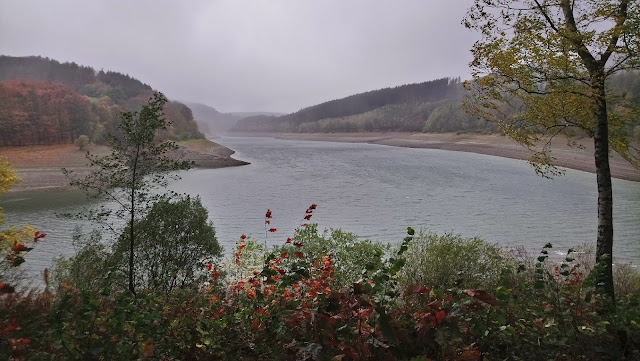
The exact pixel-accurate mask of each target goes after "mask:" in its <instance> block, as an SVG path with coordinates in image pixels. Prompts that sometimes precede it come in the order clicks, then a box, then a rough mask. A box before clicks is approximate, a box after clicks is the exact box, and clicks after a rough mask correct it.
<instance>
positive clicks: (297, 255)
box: [293, 251, 304, 258]
mask: <svg viewBox="0 0 640 361" xmlns="http://www.w3.org/2000/svg"><path fill="white" fill-rule="evenodd" d="M293 254H294V256H296V257H298V258H303V257H304V254H303V253H302V252H299V251H296V252H293Z"/></svg>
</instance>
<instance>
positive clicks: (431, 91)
mask: <svg viewBox="0 0 640 361" xmlns="http://www.w3.org/2000/svg"><path fill="white" fill-rule="evenodd" d="M463 95H464V88H463V87H462V83H461V81H460V78H442V79H436V80H432V81H427V82H423V83H417V84H407V85H401V86H397V87H394V88H384V89H379V90H372V91H369V92H365V93H360V94H355V95H351V96H348V97H346V98H342V99H336V100H331V101H328V102H325V103H322V104H318V105H314V106H310V107H307V108H304V109H301V110H299V111H297V112H295V113H291V114H286V115H282V116H252V117H247V118H245V119H241V120H239V121H238V122H237V123H236V125H235V126H234V127H233V128H232V130H234V131H245V132H365V131H366V132H371V131H410V132H421V131H433V132H445V131H458V130H466V131H483V132H491V131H496V130H497V128H496V127H495V126H494V125H492V124H487V123H486V122H481V121H479V120H476V119H473V118H471V117H470V116H468V115H467V114H465V113H464V112H463V111H462V109H461V101H462V97H463ZM434 114H435V117H434V118H431V116H432V115H434ZM452 118H453V119H452Z"/></svg>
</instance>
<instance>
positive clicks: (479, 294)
mask: <svg viewBox="0 0 640 361" xmlns="http://www.w3.org/2000/svg"><path fill="white" fill-rule="evenodd" d="M463 292H464V293H466V294H467V295H469V296H471V297H473V298H475V299H478V300H480V301H482V302H484V303H488V304H490V305H492V306H497V305H498V300H497V299H496V298H495V297H493V296H492V295H491V294H489V292H487V291H484V290H469V289H467V290H464V291H463Z"/></svg>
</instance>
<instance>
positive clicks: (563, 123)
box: [463, 0, 640, 302]
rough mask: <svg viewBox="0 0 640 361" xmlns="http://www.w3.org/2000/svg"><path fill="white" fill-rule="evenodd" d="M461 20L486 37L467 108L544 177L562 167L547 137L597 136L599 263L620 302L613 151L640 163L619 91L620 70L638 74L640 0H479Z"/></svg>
mask: <svg viewBox="0 0 640 361" xmlns="http://www.w3.org/2000/svg"><path fill="white" fill-rule="evenodd" d="M463 24H464V25H465V26H467V27H468V28H471V29H474V30H477V31H479V32H480V33H481V39H480V40H479V41H477V42H476V43H475V45H474V46H473V49H472V50H471V51H472V53H473V56H474V59H473V61H472V62H471V69H472V73H473V81H471V82H468V83H467V85H468V89H469V90H470V96H469V97H468V98H467V103H466V104H467V106H468V109H470V110H471V111H472V112H473V113H474V114H476V115H479V116H481V117H483V118H486V119H488V120H490V121H494V122H496V123H497V124H498V125H499V126H500V127H501V129H502V130H503V131H504V132H505V134H506V135H507V136H509V137H511V138H512V139H514V140H515V141H517V142H519V143H521V144H523V145H525V146H527V147H529V148H530V149H533V148H537V147H538V146H541V147H542V148H541V150H540V149H539V148H538V151H537V152H535V153H534V154H533V157H532V159H531V163H532V164H534V166H536V171H538V172H539V173H542V174H543V175H548V174H549V173H548V172H551V174H552V175H553V174H554V173H555V172H556V171H557V169H556V168H554V167H553V157H552V155H551V153H550V147H549V146H550V145H551V140H552V139H553V138H554V137H556V136H558V135H565V136H567V137H568V138H569V139H568V140H569V142H570V143H571V136H572V135H575V134H580V135H584V136H587V137H590V138H592V139H593V144H594V162H595V168H596V179H597V185H598V210H597V212H598V233H597V238H596V241H597V247H596V261H597V262H598V263H599V264H600V265H602V267H603V268H604V271H603V272H602V274H601V279H600V282H602V284H603V285H604V290H605V293H606V294H608V295H609V296H611V299H612V300H614V302H615V299H614V290H613V275H612V252H613V197H612V185H611V172H610V169H609V156H610V150H614V151H616V152H617V153H618V154H620V155H621V156H623V157H624V158H625V159H627V160H628V161H629V162H631V163H632V164H633V165H635V166H636V167H637V166H638V164H639V163H638V155H639V154H638V150H639V148H638V144H637V143H634V142H635V140H634V137H633V136H632V133H633V129H634V126H635V125H637V124H638V120H639V119H640V117H639V116H638V104H637V103H634V102H632V101H629V99H628V97H625V96H624V94H614V93H613V92H612V91H611V88H610V85H611V84H610V81H611V79H612V77H613V76H614V75H616V74H622V73H624V72H632V71H634V70H636V69H640V0H475V1H474V5H473V7H472V8H471V9H469V12H468V13H467V16H466V18H465V19H464V20H463Z"/></svg>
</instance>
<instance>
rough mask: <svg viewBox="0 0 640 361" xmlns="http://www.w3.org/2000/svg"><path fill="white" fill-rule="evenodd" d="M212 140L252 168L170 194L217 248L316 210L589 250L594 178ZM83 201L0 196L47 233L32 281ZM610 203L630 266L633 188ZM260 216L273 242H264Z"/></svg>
mask: <svg viewBox="0 0 640 361" xmlns="http://www.w3.org/2000/svg"><path fill="white" fill-rule="evenodd" d="M216 141H218V142H220V143H222V144H223V145H225V146H227V147H229V148H231V149H234V150H236V151H237V153H236V155H235V157H236V158H238V159H242V160H246V161H249V162H251V163H252V164H250V165H248V166H242V167H234V168H223V169H196V170H192V171H189V172H187V173H185V174H184V175H183V179H182V180H180V181H178V182H176V183H174V184H172V188H173V189H174V190H176V191H179V192H187V193H190V194H192V195H199V196H200V197H201V198H202V203H203V205H204V206H205V207H207V208H208V209H209V216H210V219H211V220H212V221H213V222H214V225H215V227H216V232H217V236H218V239H219V241H220V242H221V244H223V245H224V246H225V248H226V249H227V250H228V249H230V248H231V247H232V246H233V245H234V244H235V241H236V240H237V239H238V237H239V236H240V235H241V234H242V233H246V234H251V235H252V236H253V238H257V239H259V240H261V241H263V240H264V241H266V242H267V243H268V244H275V243H280V242H282V241H284V240H285V239H286V238H287V237H288V236H290V235H291V234H292V232H293V230H294V229H295V228H296V226H298V225H299V224H300V223H302V222H303V220H302V217H303V216H304V210H305V209H306V208H307V207H308V206H309V205H310V204H312V203H317V204H318V209H317V211H316V212H315V214H314V218H313V219H312V221H313V222H316V223H318V224H319V227H320V228H328V227H333V228H342V229H343V230H346V231H350V232H354V233H356V234H358V235H360V236H362V237H366V238H370V239H373V240H377V241H382V242H391V243H395V242H398V241H400V240H401V239H402V237H403V236H404V232H405V231H406V227H407V226H412V227H414V228H417V229H419V228H421V227H422V228H424V229H425V230H428V231H433V232H437V233H444V232H454V233H459V234H461V235H463V236H468V237H471V236H480V237H482V238H484V239H486V240H488V241H490V242H496V243H498V244H501V245H505V246H506V245H509V246H523V247H525V248H526V249H527V250H530V251H531V252H538V251H539V250H540V249H541V248H542V246H543V245H544V244H545V243H547V242H551V243H553V245H554V249H555V250H556V251H559V252H562V251H565V250H566V249H568V248H569V247H572V246H575V245H578V244H581V243H583V242H591V243H593V242H594V241H595V235H596V222H597V214H596V200H597V192H596V183H595V176H594V175H593V174H588V173H585V172H579V171H572V170H569V171H567V175H566V176H564V177H561V178H558V179H554V180H547V179H543V178H540V177H537V176H536V175H535V173H534V172H533V170H532V169H531V167H530V166H529V165H528V164H527V163H526V162H523V161H518V160H513V159H504V158H498V157H492V156H486V155H477V154H471V153H462V152H451V151H443V150H429V149H409V148H394V147H387V146H379V145H370V144H348V143H332V142H311V141H288V140H276V139H271V138H239V137H238V138H236V137H233V138H222V139H219V140H216ZM83 202H84V201H83V198H82V195H80V194H78V193H77V192H49V193H27V194H24V193H23V194H10V195H7V196H6V197H5V198H4V199H3V200H2V206H3V207H4V208H5V211H6V213H7V215H8V217H7V223H8V224H20V223H30V224H33V225H34V226H36V227H38V229H40V230H41V231H43V232H45V233H48V234H49V235H48V236H47V241H46V242H43V243H41V244H39V245H38V247H37V249H35V250H34V251H32V252H31V253H30V254H29V255H28V263H27V264H28V267H31V269H32V270H33V272H35V271H37V270H42V269H43V268H44V267H47V266H49V265H50V262H51V259H52V258H53V257H55V256H57V255H60V254H66V255H69V254H72V252H73V248H72V247H71V233H72V230H73V228H74V227H75V226H76V225H83V223H82V222H78V221H68V220H61V219H59V218H56V217H55V214H56V213H61V212H74V211H77V210H79V209H80V208H81V206H82V204H83ZM614 202H615V208H614V219H615V241H614V242H615V245H614V254H615V256H617V257H618V258H619V259H620V258H622V259H625V260H627V261H635V262H636V263H638V262H639V261H640V183H634V182H629V181H621V180H614ZM267 208H270V209H271V210H272V211H273V216H274V218H273V222H272V226H273V227H274V228H277V229H278V231H277V232H275V233H269V234H266V233H265V227H264V213H265V211H266V210H267ZM84 227H85V229H87V230H88V229H89V225H87V224H84ZM534 254H535V253H534Z"/></svg>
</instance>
